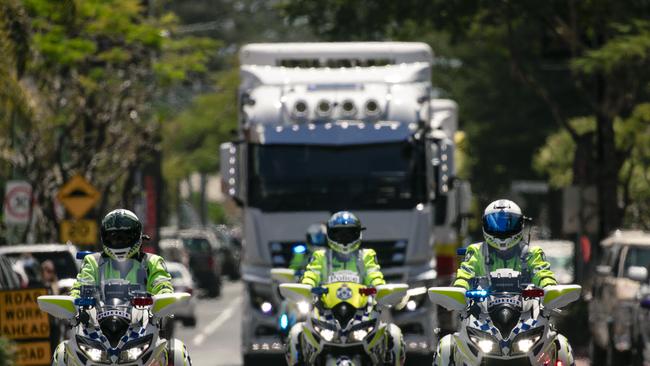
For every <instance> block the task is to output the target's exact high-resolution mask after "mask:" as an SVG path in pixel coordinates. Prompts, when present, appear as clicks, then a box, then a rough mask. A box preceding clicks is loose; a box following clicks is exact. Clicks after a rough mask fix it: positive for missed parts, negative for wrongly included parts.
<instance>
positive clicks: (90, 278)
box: [70, 255, 99, 298]
mask: <svg viewBox="0 0 650 366" xmlns="http://www.w3.org/2000/svg"><path fill="white" fill-rule="evenodd" d="M97 269H98V266H97V261H96V260H95V258H94V257H93V256H92V255H87V256H85V257H84V261H83V264H82V265H81V271H79V274H77V280H76V281H75V282H74V284H73V285H72V288H71V289H70V296H72V297H75V298H76V297H79V289H80V287H81V285H82V284H93V285H95V284H97V276H98V273H99V271H98V270H97Z"/></svg>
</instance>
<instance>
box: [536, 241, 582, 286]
mask: <svg viewBox="0 0 650 366" xmlns="http://www.w3.org/2000/svg"><path fill="white" fill-rule="evenodd" d="M530 245H531V246H539V247H541V248H542V249H543V250H544V254H545V255H546V259H547V260H548V262H549V263H550V264H551V270H552V271H553V273H554V274H555V278H556V279H557V281H558V282H559V283H560V284H562V285H569V284H572V283H574V281H575V269H574V263H575V244H574V243H573V242H572V241H569V240H533V241H532V242H531V243H530Z"/></svg>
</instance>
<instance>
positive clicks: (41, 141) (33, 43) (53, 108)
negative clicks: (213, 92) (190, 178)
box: [0, 0, 214, 240]
mask: <svg viewBox="0 0 650 366" xmlns="http://www.w3.org/2000/svg"><path fill="white" fill-rule="evenodd" d="M15 6H16V9H18V11H19V12H24V13H25V14H26V18H27V20H28V22H29V25H30V28H31V30H30V34H29V35H30V37H29V39H22V40H21V41H20V42H18V43H17V44H19V45H21V47H27V45H29V46H30V47H31V50H32V53H31V54H30V55H29V56H30V57H29V58H28V62H27V67H26V69H25V75H24V76H23V84H24V86H25V87H24V88H25V90H26V92H27V94H28V95H29V96H30V101H32V105H31V106H30V112H31V113H32V116H33V117H32V118H31V119H24V120H22V121H21V123H20V125H19V126H17V127H16V128H15V134H14V141H13V142H12V141H11V140H9V139H6V138H0V150H2V151H6V152H7V154H6V155H5V156H4V157H3V158H4V159H5V160H7V161H10V162H11V163H12V164H13V165H14V166H15V168H16V169H17V170H18V171H19V174H20V175H22V176H23V177H24V178H25V179H27V180H29V181H30V182H31V183H32V186H33V188H34V194H35V198H36V201H37V207H36V214H37V219H38V227H37V230H38V233H37V238H39V239H40V240H55V238H56V237H55V235H56V233H57V232H58V230H56V228H57V227H56V220H55V217H56V215H55V212H54V204H53V200H54V197H55V195H56V192H57V191H58V188H59V187H60V186H61V185H62V184H63V183H64V182H65V181H66V180H67V179H68V178H69V177H71V176H72V175H73V174H82V175H84V176H85V177H86V178H87V179H88V180H89V181H90V182H92V183H93V184H94V185H95V186H96V187H98V188H99V190H100V191H101V192H102V201H101V204H100V207H99V209H98V210H99V211H100V212H103V211H106V208H108V207H113V206H116V205H118V204H119V205H123V206H131V205H132V203H133V199H134V196H135V195H136V194H137V192H134V191H133V187H134V176H135V175H136V173H137V172H138V170H139V169H140V168H142V166H144V164H146V163H148V160H149V159H151V157H152V156H153V155H154V153H155V152H156V151H157V150H158V149H159V148H160V146H159V145H160V141H159V130H160V123H161V122H160V120H159V119H158V115H157V112H158V109H157V108H156V102H157V101H162V100H164V98H165V97H166V96H167V93H166V91H168V90H170V89H171V88H172V87H173V86H174V85H176V84H178V83H182V82H186V81H188V80H191V79H192V77H200V76H202V75H203V74H204V73H205V67H203V66H202V65H203V64H205V63H206V62H207V57H208V56H207V54H206V52H205V49H206V48H207V49H210V51H211V52H214V48H212V46H213V45H214V42H213V41H211V40H201V39H195V38H191V39H184V40H180V39H175V38H170V37H169V29H172V28H173V27H174V24H175V17H174V16H173V15H172V14H164V15H162V16H155V14H152V12H150V10H151V9H148V8H145V7H143V5H142V2H141V1H139V0H119V1H118V0H83V1H81V0H65V1H56V2H52V1H47V0H24V1H23V3H22V4H19V3H15ZM2 80H3V81H4V80H6V78H5V77H2ZM2 136H9V134H2Z"/></svg>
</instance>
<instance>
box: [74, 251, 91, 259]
mask: <svg viewBox="0 0 650 366" xmlns="http://www.w3.org/2000/svg"><path fill="white" fill-rule="evenodd" d="M91 254H93V252H91V251H88V250H82V251H80V252H77V255H76V257H77V259H79V260H82V259H84V258H86V256H87V255H91Z"/></svg>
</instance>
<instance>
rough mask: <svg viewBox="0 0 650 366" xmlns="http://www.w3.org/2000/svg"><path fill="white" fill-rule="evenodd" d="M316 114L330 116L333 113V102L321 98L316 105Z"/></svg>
mask: <svg viewBox="0 0 650 366" xmlns="http://www.w3.org/2000/svg"><path fill="white" fill-rule="evenodd" d="M316 114H317V115H318V116H319V117H329V115H330V114H332V103H331V102H330V101H329V100H326V99H321V100H320V101H319V102H318V105H317V107H316Z"/></svg>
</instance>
